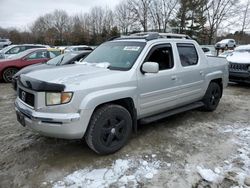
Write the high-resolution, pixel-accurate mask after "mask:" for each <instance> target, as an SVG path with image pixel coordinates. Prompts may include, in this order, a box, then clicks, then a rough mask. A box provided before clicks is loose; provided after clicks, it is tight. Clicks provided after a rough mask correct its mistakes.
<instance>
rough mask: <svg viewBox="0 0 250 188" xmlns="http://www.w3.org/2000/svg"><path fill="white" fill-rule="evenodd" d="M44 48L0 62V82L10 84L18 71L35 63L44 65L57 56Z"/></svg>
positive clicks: (31, 50)
mask: <svg viewBox="0 0 250 188" xmlns="http://www.w3.org/2000/svg"><path fill="white" fill-rule="evenodd" d="M53 52H54V51H50V50H48V49H45V48H43V49H42V48H39V49H29V50H26V51H23V52H21V53H18V54H16V55H14V56H12V57H11V58H10V59H3V60H0V80H4V81H5V82H11V80H12V77H13V76H14V74H16V73H17V72H18V71H19V70H20V69H22V68H23V67H26V66H28V65H32V64H36V63H45V62H47V61H48V60H49V59H51V58H54V57H56V56H57V55H58V54H56V53H53Z"/></svg>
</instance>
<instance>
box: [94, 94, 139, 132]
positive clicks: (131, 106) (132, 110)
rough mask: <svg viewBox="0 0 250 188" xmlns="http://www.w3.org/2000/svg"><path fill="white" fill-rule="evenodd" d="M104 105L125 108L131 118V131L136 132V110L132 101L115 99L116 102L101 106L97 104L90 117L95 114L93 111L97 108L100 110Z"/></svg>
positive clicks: (129, 98)
mask: <svg viewBox="0 0 250 188" xmlns="http://www.w3.org/2000/svg"><path fill="white" fill-rule="evenodd" d="M106 104H116V105H120V106H122V107H124V108H126V109H127V110H128V111H129V113H130V115H131V117H132V121H133V131H134V132H137V110H136V107H135V104H134V100H133V99H132V98H131V97H126V98H121V99H116V100H112V101H108V102H104V103H102V104H99V105H97V106H96V107H95V109H94V111H93V113H92V115H93V114H94V113H95V111H96V110H97V109H98V108H100V107H101V106H103V105H106ZM92 115H91V116H92Z"/></svg>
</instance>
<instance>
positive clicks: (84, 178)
mask: <svg viewBox="0 0 250 188" xmlns="http://www.w3.org/2000/svg"><path fill="white" fill-rule="evenodd" d="M218 132H221V133H222V135H223V134H229V133H230V135H232V134H233V135H234V138H233V139H232V140H231V144H232V145H237V147H238V149H237V151H236V153H232V154H231V155H229V156H228V158H227V160H224V161H223V163H218V164H215V165H214V167H213V168H208V167H206V164H202V163H199V164H189V163H188V164H186V166H185V169H184V170H183V173H184V174H186V175H187V176H188V175H199V176H200V182H199V183H198V184H200V185H204V186H205V185H210V186H214V187H217V186H220V185H227V186H229V187H244V186H246V182H245V179H246V178H249V177H250V124H249V123H244V122H243V123H241V122H236V123H235V124H233V125H231V126H229V125H228V126H225V127H223V128H219V129H218ZM170 167H171V164H170V163H166V162H165V161H161V160H158V159H157V155H156V154H152V155H150V156H147V155H146V156H144V159H142V158H139V159H138V158H131V157H129V156H127V157H125V159H118V160H116V161H115V162H114V163H113V164H112V165H111V166H110V167H106V168H97V169H92V168H85V169H81V170H77V171H75V172H73V173H71V174H69V175H67V176H66V177H64V178H63V179H62V180H59V181H56V182H50V183H52V185H53V188H65V187H69V188H74V187H83V188H85V187H86V188H96V187H110V186H112V185H114V186H115V187H138V185H147V183H148V182H151V181H153V182H154V181H157V180H153V179H154V177H155V176H156V175H158V176H159V175H164V173H165V171H167V169H168V168H170ZM162 169H165V171H164V170H162ZM172 170H173V169H172ZM176 170H178V169H176ZM156 179H157V178H156ZM43 184H47V183H46V182H43ZM179 185H180V184H179ZM181 185H184V184H181ZM249 186H250V185H249Z"/></svg>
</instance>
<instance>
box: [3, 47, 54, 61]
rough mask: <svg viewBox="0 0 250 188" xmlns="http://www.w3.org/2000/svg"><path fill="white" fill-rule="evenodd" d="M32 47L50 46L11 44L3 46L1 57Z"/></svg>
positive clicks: (4, 57)
mask: <svg viewBox="0 0 250 188" xmlns="http://www.w3.org/2000/svg"><path fill="white" fill-rule="evenodd" d="M32 48H49V46H47V45H36V44H21V45H10V46H7V47H5V48H3V49H2V50H1V51H0V59H6V58H8V57H10V56H12V55H15V54H18V53H20V52H23V51H25V50H28V49H32Z"/></svg>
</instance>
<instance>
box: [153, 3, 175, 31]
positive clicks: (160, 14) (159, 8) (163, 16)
mask: <svg viewBox="0 0 250 188" xmlns="http://www.w3.org/2000/svg"><path fill="white" fill-rule="evenodd" d="M177 4H178V0H169V1H165V0H154V1H153V2H152V5H151V7H150V16H151V20H152V23H153V25H154V28H157V30H158V31H159V32H161V31H163V32H166V30H167V27H168V23H169V21H170V19H171V17H172V16H173V14H174V13H175V9H176V7H177Z"/></svg>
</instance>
